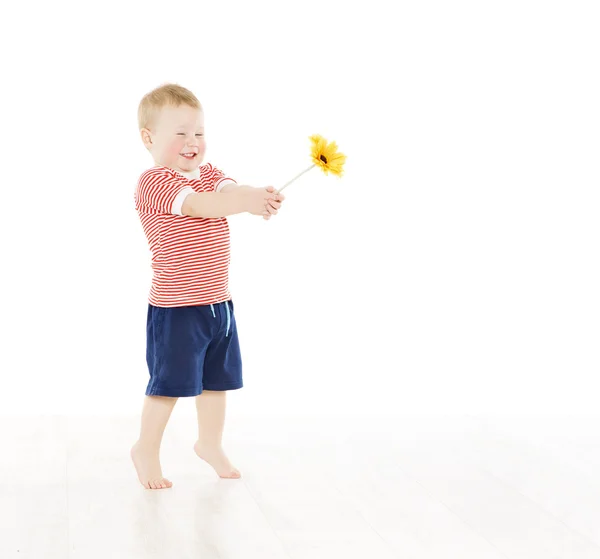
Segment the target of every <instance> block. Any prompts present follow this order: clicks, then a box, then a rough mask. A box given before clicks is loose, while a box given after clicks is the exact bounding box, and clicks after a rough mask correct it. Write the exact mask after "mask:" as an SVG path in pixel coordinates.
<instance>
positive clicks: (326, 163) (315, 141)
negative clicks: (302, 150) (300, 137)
mask: <svg viewBox="0 0 600 559" xmlns="http://www.w3.org/2000/svg"><path fill="white" fill-rule="evenodd" d="M310 141H311V142H312V148H311V157H312V160H313V162H314V164H315V165H317V166H319V167H320V168H321V170H322V171H323V172H324V173H325V174H327V173H331V174H332V175H337V176H338V177H341V176H342V174H343V173H344V169H343V167H344V163H345V162H346V156H345V155H344V154H343V153H340V152H339V151H338V147H337V144H336V143H335V142H329V143H327V140H326V139H325V138H323V136H320V135H319V134H314V135H313V136H310Z"/></svg>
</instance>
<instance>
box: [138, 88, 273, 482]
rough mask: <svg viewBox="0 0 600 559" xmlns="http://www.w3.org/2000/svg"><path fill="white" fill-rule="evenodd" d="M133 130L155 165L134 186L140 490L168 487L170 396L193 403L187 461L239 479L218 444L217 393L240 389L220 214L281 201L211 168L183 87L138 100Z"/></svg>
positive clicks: (265, 209) (269, 209) (195, 104)
mask: <svg viewBox="0 0 600 559" xmlns="http://www.w3.org/2000/svg"><path fill="white" fill-rule="evenodd" d="M138 121H139V129H140V133H141V137H142V141H143V142H144V145H145V147H146V148H147V149H148V151H149V152H150V153H151V155H152V157H153V159H154V162H155V166H154V167H152V168H151V169H148V170H147V171H145V172H144V173H143V174H142V175H141V176H140V178H139V181H138V184H137V187H136V189H135V196H134V200H135V207H136V210H137V212H138V214H139V217H140V220H141V223H142V228H143V230H144V233H145V234H146V237H147V238H148V244H149V248H150V250H151V253H152V269H153V279H152V287H151V289H150V295H149V303H148V316H147V326H146V334H147V346H146V361H147V363H148V368H149V372H150V380H149V383H148V386H147V389H146V398H145V400H144V406H143V410H142V419H141V430H140V438H139V440H138V441H137V442H136V443H135V444H134V445H133V447H132V449H131V458H132V460H133V463H134V466H135V469H136V471H137V475H138V478H139V480H140V482H141V483H142V485H143V486H144V487H145V488H146V489H164V488H168V487H171V486H172V485H173V484H172V483H171V482H170V481H169V480H168V479H166V478H165V477H163V474H162V470H161V466H160V460H159V455H160V444H161V441H162V436H163V433H164V430H165V427H166V424H167V421H168V420H169V417H170V415H171V412H172V410H173V407H174V405H175V403H176V402H177V398H179V397H190V396H193V397H195V398H196V410H197V415H198V440H197V441H196V443H195V444H194V450H195V452H196V454H197V455H198V456H199V457H200V458H202V459H203V460H205V461H206V462H207V463H208V464H210V465H211V466H212V467H213V468H214V469H215V471H216V472H217V474H218V475H219V476H220V477H222V478H230V479H231V478H239V477H240V475H241V474H240V472H239V471H238V470H237V469H236V468H234V467H233V466H232V465H231V463H230V462H229V460H228V458H227V456H226V455H225V453H224V451H223V448H222V446H221V440H222V434H223V426H224V421H225V393H226V391H227V390H236V389H238V388H241V387H242V386H243V382H242V363H241V356H240V347H239V341H238V333H237V327H236V322H235V317H234V307H233V302H232V300H231V295H230V293H229V289H228V268H229V260H230V252H229V251H230V244H229V227H228V224H227V219H226V216H229V215H234V214H239V213H242V212H249V213H250V214H252V215H259V216H260V215H262V216H263V218H264V219H267V220H268V219H270V218H271V216H273V215H276V214H277V211H278V209H279V208H280V207H281V203H282V201H283V200H284V196H283V195H282V194H279V193H278V192H276V190H275V189H274V188H273V187H266V188H254V187H251V186H240V185H238V184H237V183H236V181H234V180H233V179H231V178H229V177H226V176H225V175H224V174H223V173H222V172H221V171H220V170H219V169H217V168H215V167H214V166H213V165H211V164H210V163H207V164H205V165H201V163H202V159H203V157H204V153H205V150H206V142H205V138H204V114H203V110H202V106H201V105H200V102H199V101H198V99H197V98H196V96H195V95H194V94H193V93H192V92H191V91H189V90H187V89H185V88H183V87H181V86H179V85H176V84H166V85H163V86H161V87H158V88H156V89H155V90H153V91H151V92H150V93H148V94H147V95H145V96H144V98H143V99H142V101H141V102H140V106H139V109H138Z"/></svg>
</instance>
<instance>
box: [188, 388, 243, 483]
mask: <svg viewBox="0 0 600 559" xmlns="http://www.w3.org/2000/svg"><path fill="white" fill-rule="evenodd" d="M225 396H226V392H225V391H224V390H223V391H214V390H204V392H202V394H200V396H196V411H197V413H198V440H197V441H196V444H195V445H194V450H195V451H196V454H197V455H198V456H199V457H200V458H202V460H204V461H205V462H208V463H209V464H210V465H211V466H212V467H213V468H214V469H215V471H216V472H217V474H218V475H219V477H222V478H230V479H237V478H239V477H241V474H240V472H239V471H238V470H237V469H236V468H234V467H233V466H232V465H231V462H229V460H228V458H227V456H225V452H223V448H222V446H221V442H222V438H223V427H224V425H225Z"/></svg>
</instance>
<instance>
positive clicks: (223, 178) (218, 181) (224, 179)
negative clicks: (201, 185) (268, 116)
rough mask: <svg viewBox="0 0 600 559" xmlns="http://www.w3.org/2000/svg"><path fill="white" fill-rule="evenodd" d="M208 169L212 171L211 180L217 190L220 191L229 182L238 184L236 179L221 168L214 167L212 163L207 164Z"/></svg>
mask: <svg viewBox="0 0 600 559" xmlns="http://www.w3.org/2000/svg"><path fill="white" fill-rule="evenodd" d="M207 170H208V172H209V173H210V175H209V176H210V180H211V182H212V185H213V189H214V191H215V192H220V191H221V189H222V188H223V187H224V186H225V185H227V184H237V182H236V181H235V180H234V179H232V178H231V177H228V176H227V175H225V173H223V171H221V169H217V167H214V166H213V165H212V164H211V163H208V164H207Z"/></svg>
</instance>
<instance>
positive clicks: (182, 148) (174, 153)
mask: <svg viewBox="0 0 600 559" xmlns="http://www.w3.org/2000/svg"><path fill="white" fill-rule="evenodd" d="M141 134H142V140H143V142H144V145H145V146H146V148H148V150H149V151H150V153H151V154H152V157H153V158H154V162H155V163H156V164H157V165H162V166H164V167H169V168H170V169H174V170H175V171H180V172H186V173H187V172H189V171H193V170H194V169H196V168H198V166H199V165H200V164H201V163H202V160H203V158H204V153H205V152H206V141H205V139H204V113H203V112H202V110H199V109H194V108H193V107H190V106H188V105H180V106H179V107H173V106H170V105H167V106H165V107H163V108H162V109H161V110H160V112H159V113H158V115H157V117H156V119H155V122H154V123H153V124H152V128H151V129H150V128H143V129H142V130H141Z"/></svg>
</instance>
